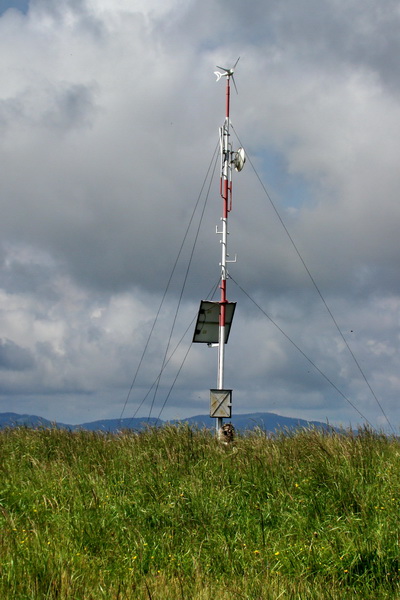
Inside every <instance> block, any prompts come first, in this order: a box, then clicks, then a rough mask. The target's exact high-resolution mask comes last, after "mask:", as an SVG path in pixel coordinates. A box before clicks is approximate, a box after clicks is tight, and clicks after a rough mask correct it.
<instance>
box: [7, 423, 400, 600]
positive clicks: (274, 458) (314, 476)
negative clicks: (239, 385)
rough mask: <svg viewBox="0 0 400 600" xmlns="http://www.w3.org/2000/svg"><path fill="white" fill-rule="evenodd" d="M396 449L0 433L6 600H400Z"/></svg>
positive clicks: (203, 437) (152, 434)
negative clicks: (227, 444)
mask: <svg viewBox="0 0 400 600" xmlns="http://www.w3.org/2000/svg"><path fill="white" fill-rule="evenodd" d="M399 491H400V445H399V442H398V441H397V440H395V439H392V438H387V437H385V436H383V435H375V434H373V433H371V432H370V431H368V430H365V431H363V432H362V433H361V434H360V435H358V436H352V435H338V434H336V433H330V434H324V433H321V432H318V431H314V430H300V431H297V432H296V433H294V434H290V433H286V434H285V435H284V434H282V435H279V436H275V437H273V438H268V437H266V436H265V435H264V434H263V433H262V432H258V433H255V434H251V435H247V436H244V437H238V438H237V440H236V443H235V446H234V447H228V448H225V447H221V446H220V445H219V444H218V443H217V441H216V440H215V439H214V437H213V436H212V434H210V433H209V432H207V431H193V430H191V429H190V428H187V427H183V426H182V427H165V428H163V429H157V430H155V429H149V430H147V431H145V432H144V433H141V434H139V435H137V434H134V433H123V434H120V435H111V434H110V435H104V434H98V433H90V432H84V431H81V432H77V433H76V432H67V431H59V430H57V429H51V430H47V429H43V430H39V431H34V430H30V429H24V428H22V429H10V430H5V431H2V432H0V520H1V529H0V598H2V599H4V600H8V599H10V600H11V599H12V600H33V599H35V600H36V599H40V600H42V599H49V600H50V599H51V600H53V599H71V600H72V599H73V600H81V599H82V600H100V599H107V600H111V599H113V600H114V599H115V600H117V599H119V600H125V599H135V600H136V599H138V600H141V599H147V600H166V599H170V600H183V599H190V600H192V599H196V600H197V599H198V600H225V599H226V600H228V598H229V599H241V598H245V599H257V600H258V599H260V600H261V599H271V600H272V599H273V600H277V599H278V598H281V599H288V598H291V599H299V600H300V599H301V600H305V599H308V598H310V599H318V600H320V599H332V600H339V599H340V600H344V599H347V598H361V599H363V600H367V599H371V600H372V599H373V600H377V599H386V598H387V599H390V600H393V599H396V598H400V578H399V577H400V555H399V536H400V526H399V505H400V494H399Z"/></svg>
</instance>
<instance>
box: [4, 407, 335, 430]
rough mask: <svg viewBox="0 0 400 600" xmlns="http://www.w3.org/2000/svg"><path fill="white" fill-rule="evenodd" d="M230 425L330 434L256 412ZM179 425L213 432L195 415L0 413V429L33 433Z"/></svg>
mask: <svg viewBox="0 0 400 600" xmlns="http://www.w3.org/2000/svg"><path fill="white" fill-rule="evenodd" d="M230 421H231V422H232V423H233V425H234V426H235V428H236V429H237V430H240V431H250V430H253V429H255V428H257V427H258V428H260V429H262V430H263V431H268V432H271V433H273V432H275V431H282V430H294V429H299V428H304V427H305V428H310V427H316V428H318V429H325V430H331V429H332V427H331V426H330V425H329V424H327V423H322V422H321V421H306V420H305V419H296V418H292V417H283V416H281V415H277V414H275V413H270V412H257V413H247V414H242V415H240V414H239V415H234V416H233V417H232V419H230ZM178 423H188V424H189V425H192V426H193V427H199V428H203V427H206V428H207V429H214V427H215V419H212V418H211V417H209V416H208V415H197V416H195V417H188V418H186V419H179V420H168V421H161V420H159V419H156V418H150V419H148V418H147V417H142V418H137V417H136V418H127V419H102V420H99V421H91V422H88V423H81V424H79V425H68V424H66V423H56V422H52V421H49V420H48V419H45V418H43V417H38V416H36V415H20V414H18V413H12V412H7V413H0V429H5V428H6V427H9V428H13V427H31V428H33V429H39V428H43V427H44V428H50V427H56V428H57V429H68V430H70V431H76V430H79V429H85V430H88V431H103V432H110V433H116V432H117V431H123V430H127V429H132V430H134V431H140V430H141V429H144V428H146V427H149V426H150V427H152V426H156V425H157V426H160V427H161V426H163V425H166V424H170V425H176V424H178Z"/></svg>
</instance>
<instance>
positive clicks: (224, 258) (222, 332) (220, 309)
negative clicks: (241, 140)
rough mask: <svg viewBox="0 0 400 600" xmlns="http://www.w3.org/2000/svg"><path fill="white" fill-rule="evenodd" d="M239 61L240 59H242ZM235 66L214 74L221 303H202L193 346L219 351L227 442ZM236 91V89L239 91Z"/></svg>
mask: <svg viewBox="0 0 400 600" xmlns="http://www.w3.org/2000/svg"><path fill="white" fill-rule="evenodd" d="M239 58H240V57H239ZM239 58H238V59H237V61H236V63H235V65H234V66H233V67H232V68H231V69H225V68H223V67H218V66H217V68H218V69H220V71H215V75H216V76H217V81H219V80H220V79H222V78H223V77H225V78H226V111H225V121H224V124H223V126H222V127H220V130H219V137H220V152H221V178H220V196H221V198H222V217H221V226H220V228H218V226H217V228H216V233H217V235H219V236H221V238H220V243H221V262H220V267H221V277H220V283H219V288H220V300H219V302H215V301H208V300H202V301H201V303H200V309H199V313H198V316H197V322H196V327H195V332H194V336H193V342H200V343H206V344H208V346H210V347H217V348H218V369H217V387H216V388H215V389H211V390H210V417H213V418H215V419H216V431H217V435H219V436H220V437H221V439H222V440H223V441H224V436H225V440H226V441H227V442H229V441H231V440H232V437H233V427H232V425H231V424H229V423H227V424H226V425H224V424H223V422H224V419H230V418H231V417H232V390H231V389H225V388H224V370H225V345H226V343H227V341H228V338H229V333H230V329H231V324H232V319H233V314H234V312H235V308H236V302H228V299H227V280H228V278H229V274H228V270H227V264H228V263H231V262H236V257H235V258H234V259H233V260H230V259H229V253H228V235H229V231H228V216H229V213H230V212H231V210H232V170H233V168H234V169H235V170H236V171H241V170H242V169H243V166H244V163H245V161H246V158H245V154H244V150H243V148H239V150H237V151H235V152H234V151H232V145H231V142H230V124H231V123H230V95H231V86H230V83H231V79H232V82H233V85H234V86H235V89H236V84H235V80H234V78H233V73H234V70H235V68H236V65H237V63H238V62H239ZM236 91H237V89H236Z"/></svg>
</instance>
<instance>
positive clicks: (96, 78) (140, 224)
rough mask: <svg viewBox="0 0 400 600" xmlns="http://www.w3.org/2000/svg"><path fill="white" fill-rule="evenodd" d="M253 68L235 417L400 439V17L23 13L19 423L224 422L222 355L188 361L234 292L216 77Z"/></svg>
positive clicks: (17, 78)
mask: <svg viewBox="0 0 400 600" xmlns="http://www.w3.org/2000/svg"><path fill="white" fill-rule="evenodd" d="M239 56H240V61H239V63H238V66H237V70H236V73H235V79H236V84H237V87H238V91H239V94H238V95H236V94H235V93H233V94H232V105H231V119H232V124H233V126H234V131H235V132H236V134H237V136H238V138H239V140H240V143H241V144H243V145H244V147H245V149H246V152H247V154H248V157H249V159H250V160H248V161H247V164H246V166H245V169H244V170H243V171H242V172H241V173H240V174H237V173H235V175H234V182H233V187H234V198H233V210H232V212H231V213H230V216H229V231H230V236H229V252H230V255H231V257H234V256H235V255H237V262H236V263H234V264H232V265H230V273H231V275H232V277H233V279H234V280H235V281H236V282H237V283H238V284H239V285H240V287H238V286H237V285H236V284H235V283H234V282H233V281H229V283H228V298H229V299H230V300H234V301H237V303H238V304H237V310H236V314H235V320H234V323H233V327H232V332H231V337H230V340H229V344H228V345H227V352H226V376H225V386H226V387H227V388H232V389H233V402H234V409H233V410H234V411H235V412H240V413H247V412H256V411H269V412H276V413H278V414H282V415H287V416H293V417H301V418H306V419H312V420H323V421H324V420H326V419H328V420H329V421H330V422H331V423H341V424H344V425H349V424H352V425H354V426H355V425H357V424H359V423H361V422H363V418H365V419H366V420H368V421H369V422H370V423H372V424H373V425H374V426H376V427H378V428H381V427H382V428H383V427H385V428H388V423H387V420H386V418H385V415H386V417H387V418H388V419H389V421H390V424H391V426H392V427H393V428H394V429H395V430H396V431H397V430H398V427H399V425H400V408H399V402H398V397H399V392H400V375H399V373H400V361H399V326H400V322H399V315H400V313H399V308H400V242H399V232H398V231H399V225H400V197H399V196H400V195H399V190H400V169H399V168H398V161H399V160H400V159H399V157H400V61H399V56H400V3H399V2H398V0H396V1H395V0H385V2H381V1H379V0H364V2H362V3H360V2H359V0H322V1H321V0H280V1H277V0H263V1H261V0H253V1H252V2H247V3H243V2H238V1H237V0H229V2H228V1H227V0H202V2H199V1H198V0H184V1H183V0H119V1H118V2H115V0H57V2H55V1H54V0H30V2H29V3H28V2H27V1H24V0H18V1H14V2H12V1H11V0H10V1H7V0H1V2H0V74H1V75H0V76H1V92H0V93H1V95H0V165H1V180H0V203H1V220H0V236H1V238H0V240H1V245H0V412H9V411H12V412H18V413H29V414H36V415H40V416H43V417H45V418H48V419H51V420H54V421H59V422H67V423H81V422H85V421H93V420H97V419H102V418H118V417H120V415H121V413H122V412H123V416H124V417H130V416H132V415H133V414H135V413H136V411H137V409H138V407H139V405H140V404H142V407H141V408H140V409H139V411H138V413H137V416H148V414H150V411H151V414H152V416H158V415H159V414H160V411H161V408H162V406H163V405H164V404H165V408H164V410H163V411H162V413H161V418H163V419H167V418H184V417H186V416H190V415H195V414H204V413H207V412H208V410H209V389H210V388H214V387H216V377H217V375H216V368H217V367H216V365H217V356H216V350H215V349H210V348H208V347H207V346H204V345H202V344H197V345H193V346H192V348H191V349H190V352H189V354H188V356H187V359H186V361H185V362H184V364H183V367H182V363H183V360H184V357H185V354H186V352H187V350H188V348H189V346H190V340H191V337H192V334H193V325H192V326H190V323H191V321H192V319H193V318H194V317H195V315H196V313H197V309H198V305H199V302H200V300H201V299H205V298H206V297H207V295H208V294H209V292H210V290H212V289H213V286H215V284H216V282H217V280H218V277H219V265H218V263H219V260H220V243H219V236H217V235H216V234H215V228H216V226H217V225H218V224H219V219H220V213H221V201H220V198H219V180H218V178H219V173H218V169H219V166H217V173H216V176H215V177H214V178H213V180H212V181H211V182H210V181H209V180H208V179H207V183H206V185H205V187H204V190H203V192H201V190H202V185H203V184H204V182H205V178H206V173H207V169H208V167H209V165H210V164H211V163H212V158H213V153H214V150H215V147H216V145H217V142H218V127H219V126H220V125H221V124H222V122H223V119H224V113H225V87H224V85H225V84H224V81H220V82H218V83H217V82H216V81H215V76H214V74H213V72H214V70H216V65H220V66H227V67H229V66H231V65H233V64H234V63H235V61H236V60H237V58H238V57H239ZM232 141H233V143H234V145H235V144H236V145H237V146H239V145H240V144H239V141H237V140H236V137H235V135H233V136H232ZM250 161H251V162H250ZM253 167H254V168H253ZM260 180H261V181H262V184H263V186H265V189H266V190H267V191H268V193H269V195H270V198H271V199H272V201H273V203H274V205H275V207H276V209H277V211H278V212H279V214H280V216H281V219H282V220H283V222H284V223H285V225H286V227H287V229H288V231H289V233H290V235H291V238H292V240H293V241H294V243H295V245H296V247H297V250H298V252H299V253H300V255H301V258H302V259H303V261H304V262H305V263H306V265H307V268H308V269H309V272H310V273H311V275H312V277H313V280H314V282H315V283H316V284H317V286H318V288H319V290H320V292H321V294H322V296H323V299H324V300H325V303H326V305H327V306H328V308H329V310H330V311H331V314H332V315H333V316H334V318H335V321H336V324H337V326H338V327H336V325H335V323H334V322H333V320H332V318H331V316H330V314H329V312H328V310H327V308H326V305H325V304H324V302H323V301H322V300H321V297H320V296H319V294H318V292H317V290H316V289H315V287H314V285H313V282H312V281H311V279H310V277H309V275H308V273H307V271H306V270H305V268H304V265H303V263H302V261H301V259H300V258H299V255H298V253H297V252H296V250H295V248H294V247H293V245H292V243H291V241H290V239H289V238H288V236H287V234H286V232H285V230H284V228H283V227H282V224H281V222H280V220H279V218H278V217H277V215H276V212H275V211H274V209H273V207H272V206H271V203H270V201H269V199H268V197H267V195H266V193H265V190H264V188H263V186H262V185H261V184H260ZM210 183H211V189H210V194H209V197H208V200H207V202H206V208H205V211H204V217H203V220H202V224H201V227H200V231H199V236H198V240H197V243H196V246H195V251H194V255H193V260H192V263H191V268H190V271H189V275H188V277H187V281H186V285H185V288H184V291H183V296H182V301H181V303H180V309H179V312H178V315H177V317H176V325H175V329H174V330H173V331H172V334H171V326H172V323H173V322H174V318H175V313H176V309H177V302H178V300H179V297H180V294H181V290H182V285H183V280H184V277H185V272H186V268H187V264H188V260H189V257H190V254H191V252H192V248H193V245H194V240H195V236H196V229H197V226H198V223H199V219H200V215H201V211H202V210H203V206H204V203H205V200H206V198H207V189H208V186H209V184H210ZM198 198H200V202H199V206H198V209H197V211H196V212H195V217H194V219H193V221H192V224H191V227H190V229H189V233H188V235H187V237H186V241H185V244H184V247H183V252H182V253H181V256H180V259H179V261H178V264H177V268H176V269H175V272H174V275H173V277H172V280H171V284H170V286H169V288H168V292H167V294H166V297H165V301H164V303H163V304H162V307H161V310H160V315H159V319H158V321H157V324H156V326H155V327H154V329H153V334H152V336H151V338H150V341H148V340H149V334H150V332H151V330H152V326H153V323H154V319H155V316H156V314H157V311H158V310H159V307H160V302H161V299H162V297H163V295H164V292H165V290H166V286H167V282H168V280H169V278H170V275H171V273H172V270H173V267H174V264H175V261H176V259H177V256H178V252H179V249H180V247H181V244H182V241H183V240H184V236H185V232H186V231H187V228H188V225H189V223H190V219H191V216H192V213H193V211H194V208H195V205H196V202H197V200H198ZM241 288H242V289H243V290H245V292H246V294H247V295H246V294H244V293H243V291H242V289H241ZM249 296H250V298H252V299H253V300H254V301H255V302H256V303H257V304H258V305H259V306H260V307H261V308H262V310H263V311H264V313H267V314H268V315H269V316H270V317H271V318H272V319H273V320H274V322H275V323H276V324H277V325H278V327H279V328H280V329H279V328H278V327H276V326H274V325H273V324H272V323H271V321H269V320H268V319H267V318H266V317H265V315H264V313H263V312H261V311H260V310H258V309H257V307H256V306H255V304H254V303H253V302H252V301H250V300H249ZM187 328H189V331H188V334H187V335H186V337H184V339H183V341H182V342H181V343H180V344H179V346H178V347H177V344H178V342H179V340H180V339H181V337H182V335H183V333H184V332H185V330H186V329H187ZM338 328H339V329H340V331H341V332H342V334H343V336H344V339H343V337H341V335H340V332H339V331H338ZM281 330H282V331H283V332H284V334H283V333H282V331H281ZM170 336H171V343H170V345H169V348H168V347H167V344H168V340H169V338H170ZM288 338H290V340H292V342H293V343H291V342H290V341H289V340H288ZM344 340H345V341H344ZM146 345H147V352H146V354H145V355H144V357H143V360H142V361H141V359H142V356H143V350H144V349H145V348H146ZM175 347H177V350H176V352H175V353H174V354H173V356H172V358H171V359H170V360H169V362H168V366H167V368H166V369H165V371H164V372H163V375H162V377H161V379H160V380H159V381H158V380H157V377H158V374H159V372H160V369H161V366H162V363H163V359H164V356H165V354H166V353H167V357H170V355H171V352H172V351H173V350H174V349H175ZM349 348H350V350H351V352H350V351H349ZM299 349H300V351H299ZM352 353H353V356H354V357H355V359H356V361H355V360H354V359H353V357H352ZM304 355H306V356H307V357H308V359H309V360H307V358H305V356H304ZM140 364H141V368H140V369H139V372H138V374H137V377H136V378H135V385H134V387H133V389H132V393H131V394H130V396H129V398H128V392H129V390H130V387H131V384H132V381H133V378H134V377H135V373H136V371H137V369H138V366H139V365H140ZM314 365H315V366H316V367H317V368H315V367H314ZM181 367H182V369H181V370H180V372H179V376H178V377H177V379H176V382H175V385H174V386H173V388H172V391H171V386H172V384H173V382H174V380H175V378H176V376H177V374H178V371H179V369H180V368H181ZM359 367H361V370H360V369H359ZM321 372H322V374H323V375H322V374H321ZM155 381H156V382H157V381H158V385H156V387H153V389H152V390H151V392H150V393H149V394H148V390H149V389H150V387H151V385H152V384H153V383H154V382H155ZM332 384H333V385H332ZM156 388H157V389H156ZM146 394H147V395H146ZM127 398H128V401H127ZM126 401H127V402H126ZM125 404H126V406H125V408H124V405H125ZM379 404H380V406H379ZM361 415H362V416H361ZM362 417H363V418H362Z"/></svg>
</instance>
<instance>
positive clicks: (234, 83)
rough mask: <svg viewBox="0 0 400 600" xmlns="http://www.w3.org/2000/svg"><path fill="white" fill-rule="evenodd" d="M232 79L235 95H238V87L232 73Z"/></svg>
mask: <svg viewBox="0 0 400 600" xmlns="http://www.w3.org/2000/svg"><path fill="white" fill-rule="evenodd" d="M232 81H233V85H234V86H235V90H236V93H237V95H239V92H238V89H237V87H236V82H235V78H234V76H233V75H232Z"/></svg>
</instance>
